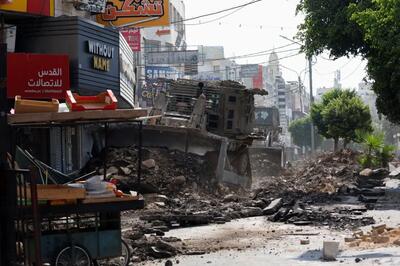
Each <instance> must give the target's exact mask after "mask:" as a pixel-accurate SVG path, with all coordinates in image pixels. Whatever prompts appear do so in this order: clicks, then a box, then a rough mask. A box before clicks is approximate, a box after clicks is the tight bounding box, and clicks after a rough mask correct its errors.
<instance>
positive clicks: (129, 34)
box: [120, 28, 141, 52]
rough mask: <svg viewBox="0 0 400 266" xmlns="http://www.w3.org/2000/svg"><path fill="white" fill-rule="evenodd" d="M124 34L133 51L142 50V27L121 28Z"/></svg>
mask: <svg viewBox="0 0 400 266" xmlns="http://www.w3.org/2000/svg"><path fill="white" fill-rule="evenodd" d="M120 32H121V34H122V36H124V38H125V40H126V41H127V42H128V44H129V46H130V47H131V49H132V51H134V52H140V49H141V45H140V29H137V28H130V29H121V30H120Z"/></svg>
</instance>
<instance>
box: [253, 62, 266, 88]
mask: <svg viewBox="0 0 400 266" xmlns="http://www.w3.org/2000/svg"><path fill="white" fill-rule="evenodd" d="M262 72H263V67H262V66H261V65H259V66H258V73H257V75H256V76H254V77H253V88H257V89H263V87H264V86H263V73H262Z"/></svg>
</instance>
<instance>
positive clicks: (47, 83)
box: [7, 53, 69, 99]
mask: <svg viewBox="0 0 400 266" xmlns="http://www.w3.org/2000/svg"><path fill="white" fill-rule="evenodd" d="M7 73H8V75H7V97H8V98H14V97H15V96H16V95H20V96H21V97H23V98H33V99H65V93H66V90H68V89H69V58H68V56H67V55H47V54H25V53H8V55H7Z"/></svg>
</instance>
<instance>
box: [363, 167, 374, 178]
mask: <svg viewBox="0 0 400 266" xmlns="http://www.w3.org/2000/svg"><path fill="white" fill-rule="evenodd" d="M373 173H374V171H372V169H369V168H366V169H364V170H362V171H361V172H360V176H372V174H373Z"/></svg>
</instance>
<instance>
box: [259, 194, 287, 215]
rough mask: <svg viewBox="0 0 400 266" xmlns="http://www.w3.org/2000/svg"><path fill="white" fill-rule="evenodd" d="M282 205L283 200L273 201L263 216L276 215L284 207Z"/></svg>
mask: <svg viewBox="0 0 400 266" xmlns="http://www.w3.org/2000/svg"><path fill="white" fill-rule="evenodd" d="M282 205H283V200H282V198H278V199H275V200H273V201H272V202H271V203H270V204H269V205H268V207H266V208H265V209H264V210H263V214H264V215H271V214H274V213H276V212H277V211H279V209H280V208H281V207H282Z"/></svg>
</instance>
